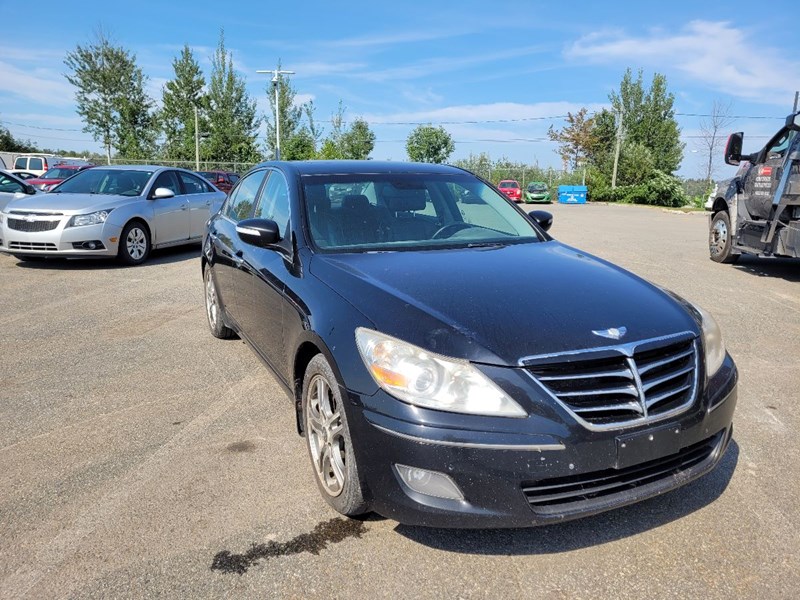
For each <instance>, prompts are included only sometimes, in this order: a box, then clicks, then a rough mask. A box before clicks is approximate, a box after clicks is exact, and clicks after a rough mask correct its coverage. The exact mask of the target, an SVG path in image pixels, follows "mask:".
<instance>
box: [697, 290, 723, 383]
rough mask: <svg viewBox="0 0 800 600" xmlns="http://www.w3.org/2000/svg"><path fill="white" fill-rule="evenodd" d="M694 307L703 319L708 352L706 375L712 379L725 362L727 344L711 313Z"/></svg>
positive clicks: (704, 339) (704, 345)
mask: <svg viewBox="0 0 800 600" xmlns="http://www.w3.org/2000/svg"><path fill="white" fill-rule="evenodd" d="M692 306H694V308H695V310H697V312H698V313H699V314H700V317H701V318H702V326H703V347H704V348H705V352H706V374H707V375H708V376H709V377H711V376H712V375H714V373H716V372H717V371H719V368H720V367H721V366H722V362H723V361H724V360H725V344H724V343H723V342H722V331H720V329H719V325H717V322H716V321H715V320H714V317H712V316H711V313H709V312H707V311H705V310H703V309H702V308H700V307H699V306H697V305H696V304H693V305H692Z"/></svg>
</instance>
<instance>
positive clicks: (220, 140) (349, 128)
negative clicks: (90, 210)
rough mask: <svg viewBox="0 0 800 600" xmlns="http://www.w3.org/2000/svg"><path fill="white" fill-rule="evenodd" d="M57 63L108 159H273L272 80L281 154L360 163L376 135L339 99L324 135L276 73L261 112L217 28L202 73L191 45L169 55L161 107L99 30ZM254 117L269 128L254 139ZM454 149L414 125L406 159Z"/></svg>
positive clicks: (131, 57) (439, 156)
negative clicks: (266, 108)
mask: <svg viewBox="0 0 800 600" xmlns="http://www.w3.org/2000/svg"><path fill="white" fill-rule="evenodd" d="M64 62H65V65H66V66H67V69H68V71H69V72H68V73H67V74H66V75H65V76H66V78H67V80H68V81H69V82H70V83H71V84H72V85H73V86H74V87H75V90H76V91H75V99H76V105H77V112H78V114H79V115H80V116H81V118H82V119H83V122H84V128H83V130H84V131H85V132H87V133H89V134H91V135H92V137H93V138H94V139H95V140H96V141H98V142H100V143H101V144H102V145H103V148H104V150H105V155H106V159H107V160H108V161H109V162H110V161H111V158H112V155H113V156H116V157H121V158H125V159H130V160H148V159H149V160H153V159H158V160H163V161H192V160H195V158H196V157H197V158H198V159H199V160H201V161H203V162H240V163H254V162H258V161H260V160H263V159H264V158H274V157H276V156H277V152H276V150H277V149H276V141H275V117H274V115H275V101H276V100H275V94H274V88H273V87H272V86H273V85H277V95H278V104H279V107H278V119H279V124H280V136H281V148H280V157H281V159H283V160H305V159H314V158H319V159H362V160H363V159H367V158H369V156H370V154H371V153H372V151H373V149H374V147H375V133H374V132H373V131H372V130H371V129H370V127H369V124H368V123H367V122H366V121H365V120H364V119H362V118H360V117H357V118H355V119H353V120H352V121H350V122H349V123H346V121H345V110H346V109H345V107H344V106H343V104H342V102H341V101H340V102H339V107H338V110H337V112H336V113H335V114H334V115H332V118H331V120H330V122H331V127H330V130H329V131H328V133H327V135H324V133H325V132H324V131H323V128H322V127H320V126H319V122H318V120H317V119H316V115H315V111H316V109H315V106H314V103H313V101H308V102H305V103H298V102H296V99H297V91H296V90H295V88H294V86H293V85H292V83H291V81H290V80H289V79H288V78H287V77H285V76H284V75H279V76H278V77H277V83H275V82H274V81H273V83H272V84H271V85H268V86H267V89H266V90H265V91H266V93H267V96H268V98H269V103H270V108H271V111H270V114H268V115H259V114H258V111H257V108H256V101H255V100H254V99H253V98H251V97H250V96H249V95H248V93H247V90H246V82H245V80H244V78H243V77H242V76H241V75H240V74H238V73H237V72H236V71H235V70H234V67H233V56H232V53H231V52H230V51H229V50H228V49H227V48H226V47H225V35H224V31H221V32H220V37H219V43H218V45H217V48H216V50H215V52H214V56H213V58H212V67H211V73H210V75H209V77H208V79H207V80H206V77H205V75H204V73H203V71H202V69H201V67H200V64H199V63H198V61H197V58H196V57H195V55H194V52H193V51H192V49H191V48H190V47H189V46H188V44H187V45H184V47H183V49H182V50H181V52H180V54H179V55H178V56H177V57H175V59H174V60H173V62H172V67H173V78H172V79H171V80H169V81H167V82H166V84H165V85H164V86H163V88H162V91H161V107H160V108H156V103H155V101H154V100H153V99H152V98H150V97H149V96H148V95H147V92H146V88H147V84H148V77H147V75H145V74H144V72H143V71H142V69H141V68H140V67H139V66H138V65H137V64H136V55H135V54H133V53H132V52H130V51H129V50H126V49H125V48H123V47H122V46H119V45H116V44H114V43H113V42H112V41H111V40H110V39H109V37H108V35H107V34H105V33H104V32H103V31H99V32H98V33H97V34H96V39H95V40H94V41H92V42H90V43H88V44H85V45H80V44H79V45H77V47H76V48H75V49H74V50H73V51H71V52H68V53H67V56H66V59H65V61H64ZM279 70H280V66H279ZM262 123H265V124H266V131H267V135H266V138H265V140H264V142H263V144H259V141H258V137H259V136H258V133H259V128H260V126H261V124H262ZM198 150H199V151H198ZM453 150H454V143H453V140H452V138H451V137H450V135H449V134H448V133H447V131H446V130H445V129H444V128H442V127H433V126H430V125H426V126H420V127H417V128H416V129H415V130H414V131H413V132H412V133H411V135H409V138H408V143H407V151H408V155H409V158H410V159H411V160H418V161H424V162H444V161H445V160H447V158H448V157H449V156H450V154H452V152H453ZM197 154H199V156H196V155H197Z"/></svg>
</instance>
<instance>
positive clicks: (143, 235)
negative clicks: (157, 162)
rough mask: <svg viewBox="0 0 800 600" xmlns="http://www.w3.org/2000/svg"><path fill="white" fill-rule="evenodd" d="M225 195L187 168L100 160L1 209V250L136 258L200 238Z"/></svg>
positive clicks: (22, 254) (28, 255)
mask: <svg viewBox="0 0 800 600" xmlns="http://www.w3.org/2000/svg"><path fill="white" fill-rule="evenodd" d="M224 200H225V194H224V193H223V192H221V191H219V190H218V189H217V188H215V187H214V186H213V185H211V184H210V183H208V182H207V181H205V180H204V179H202V178H201V177H198V176H197V175H195V174H194V173H191V172H190V171H186V170H184V169H173V168H168V167H158V166H109V167H94V168H92V169H87V170H85V171H82V172H80V173H78V174H77V175H75V176H73V177H71V178H70V179H68V180H66V181H64V182H63V183H61V184H60V185H59V186H57V187H56V188H54V189H53V190H52V191H51V192H49V193H48V194H37V195H35V196H28V197H23V198H20V199H15V200H12V201H11V202H9V203H8V204H7V205H6V207H5V209H3V211H2V212H0V252H6V253H8V254H13V255H14V256H15V257H17V258H19V259H21V260H30V259H36V258H42V257H48V256H54V257H68V258H69V257H87V256H91V257H103V256H105V257H112V258H114V257H116V258H119V259H120V260H121V261H122V262H124V263H127V264H130V265H136V264H140V263H143V262H144V261H145V260H147V257H148V255H149V254H150V250H151V249H153V248H163V247H166V246H177V245H180V244H190V243H195V242H200V241H201V240H202V237H203V231H204V228H205V224H206V221H207V220H208V218H209V216H210V215H211V213H212V211H215V210H216V209H217V208H218V207H219V206H220V205H221V204H222V202H223V201H224Z"/></svg>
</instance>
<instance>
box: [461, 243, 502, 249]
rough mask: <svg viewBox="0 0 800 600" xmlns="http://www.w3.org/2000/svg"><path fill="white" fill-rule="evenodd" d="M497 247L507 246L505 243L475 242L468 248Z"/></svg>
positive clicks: (468, 245)
mask: <svg viewBox="0 0 800 600" xmlns="http://www.w3.org/2000/svg"><path fill="white" fill-rule="evenodd" d="M495 246H505V242H474V243H472V244H467V248H492V247H495Z"/></svg>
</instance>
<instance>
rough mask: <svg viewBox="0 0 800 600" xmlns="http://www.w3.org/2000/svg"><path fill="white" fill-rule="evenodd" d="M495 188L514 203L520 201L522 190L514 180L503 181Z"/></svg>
mask: <svg viewBox="0 0 800 600" xmlns="http://www.w3.org/2000/svg"><path fill="white" fill-rule="evenodd" d="M497 188H498V189H499V190H500V191H501V192H503V193H504V194H505V195H506V196H508V197H509V198H511V199H512V200H513V201H514V202H521V201H522V188H520V187H519V182H518V181H516V180H514V179H503V181H501V182H500V183H498V184H497Z"/></svg>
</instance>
